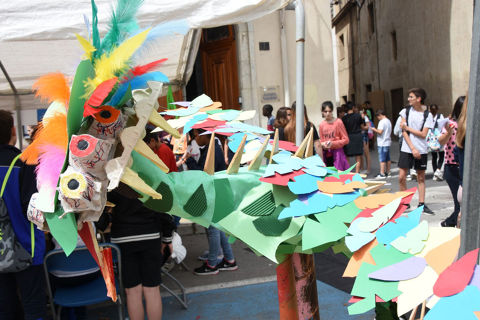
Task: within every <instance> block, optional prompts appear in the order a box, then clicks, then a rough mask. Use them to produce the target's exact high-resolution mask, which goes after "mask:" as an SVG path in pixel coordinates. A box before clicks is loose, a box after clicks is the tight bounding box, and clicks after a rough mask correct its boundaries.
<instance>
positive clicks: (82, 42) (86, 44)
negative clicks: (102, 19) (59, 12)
mask: <svg viewBox="0 0 480 320" xmlns="http://www.w3.org/2000/svg"><path fill="white" fill-rule="evenodd" d="M75 35H76V36H77V40H78V42H80V45H81V46H82V47H83V50H85V56H86V57H87V59H89V60H91V59H92V52H94V51H96V50H97V49H96V48H95V47H94V46H93V44H91V43H90V42H89V41H88V40H87V39H85V38H84V37H82V36H81V35H79V34H78V33H75Z"/></svg>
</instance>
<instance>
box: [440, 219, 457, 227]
mask: <svg viewBox="0 0 480 320" xmlns="http://www.w3.org/2000/svg"><path fill="white" fill-rule="evenodd" d="M440 226H441V227H444V228H449V227H450V228H455V227H456V226H455V225H451V224H448V223H447V220H443V221H442V222H440Z"/></svg>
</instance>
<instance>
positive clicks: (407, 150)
mask: <svg viewBox="0 0 480 320" xmlns="http://www.w3.org/2000/svg"><path fill="white" fill-rule="evenodd" d="M426 97H427V94H426V92H425V90H424V89H422V88H413V89H410V90H409V91H408V102H409V104H410V105H409V106H408V107H407V108H404V109H402V111H400V116H401V117H402V120H401V123H400V128H401V129H402V134H403V143H402V148H401V150H400V159H399V161H398V167H399V168H400V171H399V176H398V182H399V185H400V191H403V190H406V189H407V183H406V177H407V172H408V169H410V168H412V167H413V168H414V169H415V170H416V172H417V182H418V206H423V212H424V213H427V214H434V213H433V211H432V210H430V208H428V207H427V206H426V205H425V170H427V158H428V157H427V155H428V150H427V147H428V146H427V133H428V129H431V128H433V125H434V123H433V117H432V114H431V113H430V112H429V111H428V109H427V107H426V106H425V105H424V100H425V98H426Z"/></svg>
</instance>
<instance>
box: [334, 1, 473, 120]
mask: <svg viewBox="0 0 480 320" xmlns="http://www.w3.org/2000/svg"><path fill="white" fill-rule="evenodd" d="M472 21H473V0H460V1H453V0H423V1H414V0H403V1H385V0H383V1H382V0H356V1H355V0H339V1H332V27H333V28H334V30H335V39H336V43H335V44H334V45H335V46H336V49H337V57H336V63H337V66H338V95H339V97H340V103H344V101H345V100H352V101H355V102H356V103H363V102H364V101H365V100H371V101H372V103H373V104H374V105H373V107H374V109H379V108H384V109H385V110H386V112H387V115H388V116H389V117H393V118H396V117H397V116H398V112H399V111H400V110H401V108H402V106H404V105H405V104H406V97H407V94H408V89H409V88H412V87H422V88H424V89H425V90H426V91H427V95H428V97H427V101H426V103H427V104H432V103H435V104H438V105H439V107H440V112H441V113H443V114H444V115H448V114H449V112H450V111H451V108H452V105H453V103H454V101H455V100H456V98H457V97H458V96H459V95H463V94H465V92H466V91H467V89H468V76H469V70H470V43H471V38H472Z"/></svg>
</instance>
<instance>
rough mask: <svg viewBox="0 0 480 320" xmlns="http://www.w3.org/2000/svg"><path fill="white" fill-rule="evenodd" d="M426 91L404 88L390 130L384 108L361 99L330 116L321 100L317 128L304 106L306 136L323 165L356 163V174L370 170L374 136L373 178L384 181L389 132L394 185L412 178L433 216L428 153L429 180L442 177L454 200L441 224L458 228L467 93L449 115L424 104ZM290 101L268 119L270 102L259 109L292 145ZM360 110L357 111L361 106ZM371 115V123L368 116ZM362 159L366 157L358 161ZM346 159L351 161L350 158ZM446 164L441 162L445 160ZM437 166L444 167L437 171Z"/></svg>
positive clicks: (327, 105)
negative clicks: (394, 155) (403, 102)
mask: <svg viewBox="0 0 480 320" xmlns="http://www.w3.org/2000/svg"><path fill="white" fill-rule="evenodd" d="M426 97H427V94H426V92H425V90H424V89H422V88H412V89H410V90H409V91H408V98H407V100H408V105H407V106H405V107H404V108H403V109H402V110H401V112H400V114H399V116H398V118H397V121H396V124H395V127H394V128H392V122H391V121H390V119H388V117H387V115H386V113H385V111H384V110H380V109H379V110H377V111H376V112H374V111H373V109H372V107H371V105H370V102H369V101H365V103H364V104H363V106H362V107H358V106H356V105H355V104H354V103H353V102H350V101H349V102H347V103H346V104H344V105H342V106H340V107H339V108H337V117H336V118H335V117H334V114H333V112H334V105H333V103H332V102H331V101H325V102H323V103H322V106H321V108H322V116H323V120H322V121H321V122H320V124H319V126H318V133H317V131H316V129H315V126H313V124H312V123H311V122H310V121H309V119H308V115H307V111H306V108H304V110H305V113H304V114H305V119H304V125H305V134H306V133H308V131H309V130H310V128H313V129H314V140H315V144H314V145H315V153H317V154H319V155H320V156H321V157H322V158H323V161H324V162H325V165H326V166H333V167H335V168H337V169H339V170H346V169H348V168H349V166H351V165H354V164H357V165H356V168H355V172H357V173H360V171H361V170H362V167H363V168H365V169H364V171H362V173H365V174H369V173H370V155H369V150H371V148H373V145H374V142H373V140H372V138H373V135H376V136H377V139H376V142H377V151H378V158H379V163H380V172H379V173H378V175H377V176H376V178H377V179H385V178H387V177H388V176H390V175H391V173H390V170H391V158H390V147H391V144H392V131H393V134H395V135H396V136H397V137H398V138H399V148H400V156H399V159H398V168H399V188H400V190H401V191H403V190H406V189H407V184H406V181H407V180H411V177H415V178H416V180H417V183H418V194H419V202H418V206H419V207H423V212H424V213H427V214H434V212H433V211H432V210H431V209H430V208H429V207H428V206H427V205H425V191H426V190H425V189H426V188H425V171H426V169H427V162H428V153H431V155H432V167H433V171H434V174H433V180H436V181H442V180H443V179H445V180H446V182H447V184H448V186H449V188H450V191H451V193H452V197H453V201H454V211H453V212H452V214H451V215H450V216H449V217H448V218H447V219H445V220H444V221H442V223H441V225H442V226H444V227H453V226H458V223H457V220H458V217H459V213H460V201H459V198H461V189H462V188H461V185H462V174H463V148H464V144H465V127H466V123H465V122H466V121H465V116H466V104H467V103H466V100H467V99H466V97H465V96H461V97H459V98H458V99H457V101H456V102H455V104H454V106H453V108H452V110H451V112H450V114H449V116H448V119H447V118H444V117H443V115H442V114H441V113H439V108H438V105H436V104H432V105H430V106H426V105H425V100H426ZM295 109H296V105H295V103H294V104H293V105H292V107H291V108H288V107H281V108H280V109H278V111H277V116H276V117H273V115H272V112H273V108H272V106H271V105H265V106H264V107H263V115H264V116H266V117H267V118H268V124H269V127H268V128H269V129H270V130H276V129H278V131H279V138H280V139H281V140H286V141H290V142H293V143H295V124H296V123H295ZM360 109H361V110H360ZM374 115H375V117H376V120H377V121H376V123H377V125H376V126H375V124H374V119H373V117H374ZM364 158H365V161H363V160H364ZM349 159H350V163H349V161H348V160H349ZM444 162H445V164H444ZM442 166H444V169H443V171H442Z"/></svg>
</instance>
